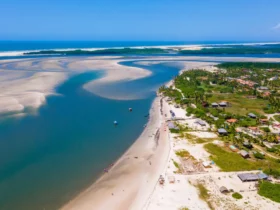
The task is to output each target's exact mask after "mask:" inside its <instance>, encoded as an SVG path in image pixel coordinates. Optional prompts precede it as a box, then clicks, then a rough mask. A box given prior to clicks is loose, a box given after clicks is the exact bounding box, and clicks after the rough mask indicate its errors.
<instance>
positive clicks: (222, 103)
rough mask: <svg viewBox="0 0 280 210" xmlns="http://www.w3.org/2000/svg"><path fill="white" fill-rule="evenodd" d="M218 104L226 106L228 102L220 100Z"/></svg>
mask: <svg viewBox="0 0 280 210" xmlns="http://www.w3.org/2000/svg"><path fill="white" fill-rule="evenodd" d="M219 106H220V107H227V106H228V102H226V101H222V102H220V103H219Z"/></svg>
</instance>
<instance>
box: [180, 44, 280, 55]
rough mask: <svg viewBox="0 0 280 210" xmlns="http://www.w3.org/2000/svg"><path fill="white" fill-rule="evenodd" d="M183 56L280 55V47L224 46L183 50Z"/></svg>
mask: <svg viewBox="0 0 280 210" xmlns="http://www.w3.org/2000/svg"><path fill="white" fill-rule="evenodd" d="M180 53H181V54H187V55H216V54H272V53H280V45H275V47H273V48H272V47H269V46H265V47H262V48H257V47H255V46H242V45H239V46H223V47H215V48H202V49H201V50H181V51H180Z"/></svg>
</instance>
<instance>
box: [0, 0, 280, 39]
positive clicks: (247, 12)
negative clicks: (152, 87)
mask: <svg viewBox="0 0 280 210" xmlns="http://www.w3.org/2000/svg"><path fill="white" fill-rule="evenodd" d="M279 11H280V0H138V1H136V0H100V1H97V0H80V1H78V0H67V1H66V0H24V1H23V0H1V1H0V25H1V30H0V39H1V40H159V41H171V40H172V41H217V40H220V41H280V12H279Z"/></svg>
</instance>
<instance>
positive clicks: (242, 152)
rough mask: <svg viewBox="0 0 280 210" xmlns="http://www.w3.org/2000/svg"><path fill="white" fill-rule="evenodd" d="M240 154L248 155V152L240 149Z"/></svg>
mask: <svg viewBox="0 0 280 210" xmlns="http://www.w3.org/2000/svg"><path fill="white" fill-rule="evenodd" d="M240 155H242V156H243V157H245V156H248V155H249V153H248V152H247V151H245V150H240Z"/></svg>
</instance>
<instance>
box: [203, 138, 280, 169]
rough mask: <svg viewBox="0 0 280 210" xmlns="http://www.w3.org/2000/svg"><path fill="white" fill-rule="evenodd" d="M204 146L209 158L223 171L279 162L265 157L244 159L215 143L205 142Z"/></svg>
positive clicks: (258, 167) (265, 166)
mask: <svg viewBox="0 0 280 210" xmlns="http://www.w3.org/2000/svg"><path fill="white" fill-rule="evenodd" d="M204 148H205V149H206V150H207V151H208V152H209V153H210V154H211V159H212V160H213V161H214V162H215V163H216V164H217V165H218V166H219V167H220V168H221V169H222V170H223V171H245V170H259V169H267V168H268V167H270V168H279V167H280V164H279V163H278V162H277V161H276V160H273V159H270V158H266V159H265V160H256V159H255V160H246V159H244V158H242V157H241V156H240V155H239V154H237V153H234V152H229V151H226V150H225V149H223V148H222V147H219V146H217V145H215V144H211V143H209V144H206V145H204Z"/></svg>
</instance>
